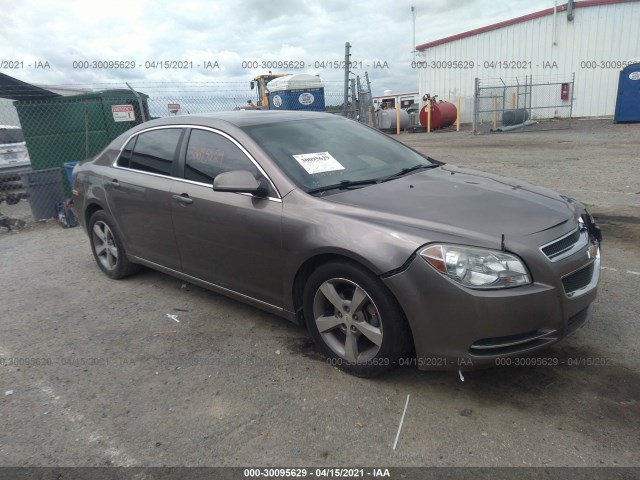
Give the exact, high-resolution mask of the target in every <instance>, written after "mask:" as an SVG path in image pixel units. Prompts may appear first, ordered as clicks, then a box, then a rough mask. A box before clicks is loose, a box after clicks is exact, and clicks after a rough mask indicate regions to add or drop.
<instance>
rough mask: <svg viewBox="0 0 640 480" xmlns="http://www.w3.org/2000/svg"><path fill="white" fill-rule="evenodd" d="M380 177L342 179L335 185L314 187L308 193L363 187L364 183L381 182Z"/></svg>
mask: <svg viewBox="0 0 640 480" xmlns="http://www.w3.org/2000/svg"><path fill="white" fill-rule="evenodd" d="M380 181H381V180H380V179H377V178H372V179H369V180H342V181H341V182H340V183H335V184H333V185H326V186H324V187H318V188H312V189H311V190H307V193H309V194H313V193H318V192H325V191H327V190H336V189H339V190H346V189H349V188H353V187H362V186H364V185H374V184H376V183H380Z"/></svg>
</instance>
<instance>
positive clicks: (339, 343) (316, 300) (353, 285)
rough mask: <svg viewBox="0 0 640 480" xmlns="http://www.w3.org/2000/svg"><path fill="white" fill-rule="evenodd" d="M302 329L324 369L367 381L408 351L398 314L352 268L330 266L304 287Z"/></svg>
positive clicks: (365, 274)
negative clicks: (330, 367)
mask: <svg viewBox="0 0 640 480" xmlns="http://www.w3.org/2000/svg"><path fill="white" fill-rule="evenodd" d="M304 314H305V319H306V323H307V327H308V329H309V331H310V332H311V335H312V337H313V339H314V340H315V342H316V344H317V345H318V347H319V348H320V349H321V350H322V352H323V353H324V354H325V355H326V357H327V358H328V360H329V363H331V364H333V365H335V366H337V367H339V368H341V369H342V370H344V371H346V372H348V373H351V374H353V375H357V376H361V377H372V376H376V375H379V374H381V373H384V372H386V371H387V370H390V369H392V368H394V367H395V366H396V365H397V363H398V360H399V359H400V358H401V357H402V356H403V355H405V354H406V353H408V352H409V351H410V350H411V343H410V334H409V329H408V327H407V323H406V320H405V318H404V314H403V312H402V310H401V309H400V306H399V305H398V303H397V301H396V300H395V298H394V297H393V296H392V295H391V293H390V292H389V291H388V290H387V289H386V288H385V286H384V285H383V284H382V282H381V281H380V280H379V279H378V278H376V277H375V276H374V275H373V274H371V273H370V272H369V271H368V270H366V269H364V268H362V267H360V266H359V265H356V264H353V263H344V262H331V263H327V264H325V265H322V266H320V267H319V268H318V269H317V270H316V271H314V272H313V273H312V274H311V276H310V277H309V280H308V281H307V284H306V286H305V293H304Z"/></svg>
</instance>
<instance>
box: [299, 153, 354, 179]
mask: <svg viewBox="0 0 640 480" xmlns="http://www.w3.org/2000/svg"><path fill="white" fill-rule="evenodd" d="M293 158H295V159H296V161H297V162H298V163H299V164H300V165H302V168H304V169H305V170H306V171H307V172H308V173H310V174H312V175H313V174H314V173H324V172H333V171H335V170H344V167H343V166H342V165H340V162H338V161H337V160H336V159H335V158H333V157H332V156H331V154H330V153H329V152H316V153H303V154H300V155H293Z"/></svg>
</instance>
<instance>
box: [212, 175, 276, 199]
mask: <svg viewBox="0 0 640 480" xmlns="http://www.w3.org/2000/svg"><path fill="white" fill-rule="evenodd" d="M213 190H214V191H216V192H235V193H251V194H253V195H256V196H258V197H266V196H267V195H268V193H269V189H268V187H267V186H266V184H265V182H264V181H260V182H259V181H258V180H256V179H255V177H254V176H253V174H252V173H251V172H249V171H247V170H232V171H231V172H224V173H221V174H219V175H217V176H216V178H214V179H213Z"/></svg>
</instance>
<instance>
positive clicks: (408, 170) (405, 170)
mask: <svg viewBox="0 0 640 480" xmlns="http://www.w3.org/2000/svg"><path fill="white" fill-rule="evenodd" d="M441 165H442V164H441V163H432V164H429V165H424V164H420V165H414V166H413V167H407V168H403V169H402V170H400V171H399V172H396V173H393V174H391V175H389V176H387V177H383V178H381V179H380V180H379V181H381V182H386V181H388V180H393V179H394V178H398V177H402V176H404V175H406V174H407V173H411V172H415V171H416V170H426V169H429V168H437V167H439V166H441Z"/></svg>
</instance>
